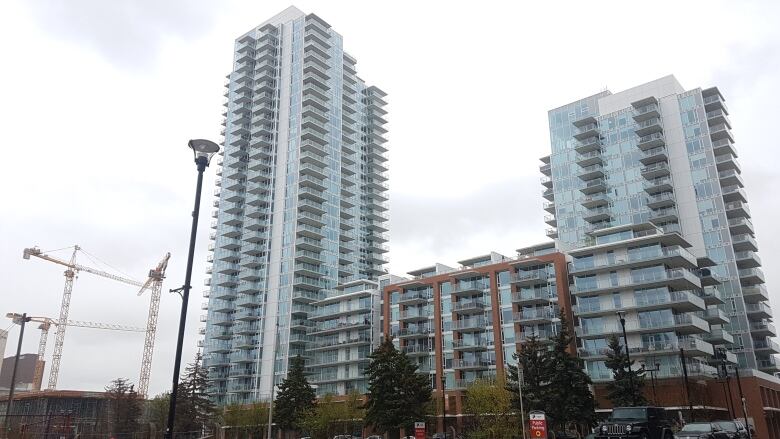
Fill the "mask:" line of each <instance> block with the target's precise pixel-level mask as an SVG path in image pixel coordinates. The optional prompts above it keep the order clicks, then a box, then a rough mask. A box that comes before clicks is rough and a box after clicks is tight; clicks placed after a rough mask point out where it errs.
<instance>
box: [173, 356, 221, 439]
mask: <svg viewBox="0 0 780 439" xmlns="http://www.w3.org/2000/svg"><path fill="white" fill-rule="evenodd" d="M202 359H203V357H202V356H201V354H200V352H198V353H197V354H196V355H195V361H194V362H193V363H190V364H188V365H187V367H186V368H185V370H184V375H183V376H182V378H181V379H180V380H179V388H178V392H177V396H176V399H177V402H176V424H175V425H174V430H175V431H176V432H177V433H185V432H189V433H193V434H195V433H197V434H200V433H201V432H203V431H204V430H207V429H208V428H210V427H211V425H212V424H213V423H214V421H215V417H216V409H215V407H214V403H213V402H211V400H210V399H209V397H208V394H207V393H206V392H207V387H208V371H207V370H206V368H205V367H203V366H202V364H201V360H202Z"/></svg>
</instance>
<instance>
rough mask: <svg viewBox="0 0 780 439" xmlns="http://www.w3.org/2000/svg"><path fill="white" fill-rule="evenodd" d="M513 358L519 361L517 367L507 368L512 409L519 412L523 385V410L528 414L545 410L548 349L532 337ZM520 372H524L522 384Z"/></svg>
mask: <svg viewBox="0 0 780 439" xmlns="http://www.w3.org/2000/svg"><path fill="white" fill-rule="evenodd" d="M512 358H513V359H514V360H515V361H517V365H513V364H510V365H508V367H507V389H508V390H509V391H510V392H512V407H514V408H515V409H516V410H518V412H519V410H520V407H521V405H520V393H521V392H520V391H519V390H520V387H519V386H520V385H522V395H523V404H522V407H523V409H525V411H526V412H528V411H531V410H545V409H546V404H545V403H546V400H547V398H546V395H545V392H546V388H547V383H548V381H549V368H548V365H547V361H548V355H547V349H545V347H544V346H543V345H542V344H541V343H540V342H539V338H538V337H536V335H531V336H530V337H528V341H526V342H525V343H523V344H522V345H521V347H520V351H518V352H515V353H514V354H512ZM518 370H519V371H518ZM519 372H522V376H523V380H522V383H520V382H519V375H520V373H519Z"/></svg>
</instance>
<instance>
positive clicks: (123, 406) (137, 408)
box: [106, 378, 143, 438]
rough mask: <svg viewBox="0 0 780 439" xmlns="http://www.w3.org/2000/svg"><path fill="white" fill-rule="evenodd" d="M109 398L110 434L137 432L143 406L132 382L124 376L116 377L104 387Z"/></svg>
mask: <svg viewBox="0 0 780 439" xmlns="http://www.w3.org/2000/svg"><path fill="white" fill-rule="evenodd" d="M106 394H107V395H106V396H107V397H108V400H109V408H110V410H111V411H110V413H111V414H110V420H111V431H112V436H114V437H117V438H122V437H127V438H131V437H133V434H134V433H137V432H138V429H139V424H138V420H139V419H140V417H141V413H142V411H143V407H142V404H141V399H140V398H139V397H138V393H137V392H136V391H135V388H134V386H133V384H131V383H130V381H129V380H127V379H125V378H117V379H115V380H113V381H111V384H110V385H109V386H108V387H106Z"/></svg>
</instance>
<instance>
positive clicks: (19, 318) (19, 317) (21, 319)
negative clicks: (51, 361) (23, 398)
mask: <svg viewBox="0 0 780 439" xmlns="http://www.w3.org/2000/svg"><path fill="white" fill-rule="evenodd" d="M6 317H8V318H10V319H13V322H14V323H17V324H19V325H20V326H21V328H20V329H19V343H17V345H16V356H15V357H14V368H13V369H12V370H11V389H10V390H9V391H8V404H6V406H5V423H4V427H5V428H3V431H4V433H5V436H6V437H7V436H8V432H9V429H10V428H11V407H12V406H13V405H14V390H15V389H14V388H15V387H16V369H17V366H19V355H21V354H22V340H24V324H25V323H27V322H29V321H30V319H29V318H28V317H27V313H24V314H15V313H9V314H6ZM38 361H40V358H39V359H38Z"/></svg>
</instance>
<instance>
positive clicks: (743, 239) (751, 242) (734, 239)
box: [731, 233, 758, 252]
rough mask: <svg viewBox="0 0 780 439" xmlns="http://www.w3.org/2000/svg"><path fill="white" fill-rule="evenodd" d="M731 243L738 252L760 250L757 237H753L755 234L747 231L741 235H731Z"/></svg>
mask: <svg viewBox="0 0 780 439" xmlns="http://www.w3.org/2000/svg"><path fill="white" fill-rule="evenodd" d="M731 243H732V244H733V246H734V251H736V252H742V251H748V250H749V251H754V252H757V251H758V243H757V242H756V238H753V236H751V235H749V234H747V233H745V234H741V235H732V236H731Z"/></svg>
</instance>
